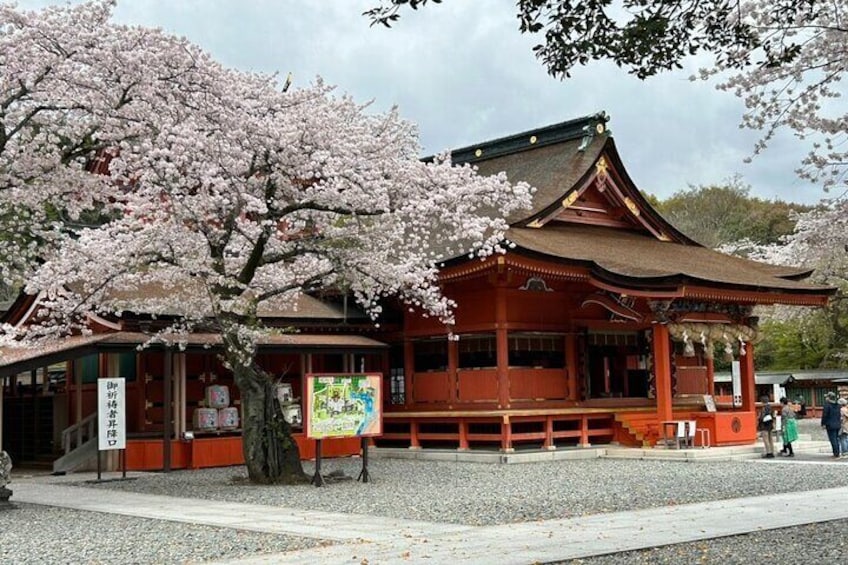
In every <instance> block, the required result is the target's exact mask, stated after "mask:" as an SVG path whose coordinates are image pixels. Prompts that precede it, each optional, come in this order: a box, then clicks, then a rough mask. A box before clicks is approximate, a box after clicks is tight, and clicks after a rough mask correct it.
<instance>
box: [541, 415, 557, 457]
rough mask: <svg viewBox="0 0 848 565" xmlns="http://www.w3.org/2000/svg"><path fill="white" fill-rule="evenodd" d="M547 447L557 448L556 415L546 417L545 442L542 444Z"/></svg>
mask: <svg viewBox="0 0 848 565" xmlns="http://www.w3.org/2000/svg"><path fill="white" fill-rule="evenodd" d="M542 447H544V448H545V449H551V450H553V449H556V445H554V417H553V416H548V417H546V418H545V444H544V445H543V446H542Z"/></svg>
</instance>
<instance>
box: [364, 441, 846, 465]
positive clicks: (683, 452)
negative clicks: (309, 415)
mask: <svg viewBox="0 0 848 565" xmlns="http://www.w3.org/2000/svg"><path fill="white" fill-rule="evenodd" d="M794 447H795V453H797V454H799V455H803V454H819V453H829V452H830V444H829V443H828V442H826V441H804V442H801V441H799V442H796V443H795V444H794ZM368 454H369V455H370V456H371V457H377V458H382V459H416V460H420V461H451V462H456V463H500V464H507V465H508V464H513V463H538V462H540V461H565V460H577V459H598V458H605V459H645V460H655V461H683V462H710V461H741V460H746V459H759V458H760V457H762V455H763V447H762V446H761V445H740V446H729V447H710V448H707V449H702V448H701V447H694V448H689V449H669V448H662V447H649V448H636V447H621V446H618V445H600V446H595V447H569V448H559V449H558V448H556V447H554V448H553V449H551V448H541V449H532V450H519V451H512V452H503V451H493V450H484V449H469V450H458V449H420V448H418V449H414V450H411V449H409V448H396V447H372V448H371V449H369V450H368Z"/></svg>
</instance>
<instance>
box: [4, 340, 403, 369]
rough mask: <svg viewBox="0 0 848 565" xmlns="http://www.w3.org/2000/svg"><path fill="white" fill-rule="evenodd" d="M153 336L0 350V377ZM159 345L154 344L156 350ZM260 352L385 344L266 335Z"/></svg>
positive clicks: (195, 344) (191, 343) (197, 343)
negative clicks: (268, 349)
mask: <svg viewBox="0 0 848 565" xmlns="http://www.w3.org/2000/svg"><path fill="white" fill-rule="evenodd" d="M152 337H153V336H152V335H149V334H146V333H142V332H126V331H117V332H112V333H103V334H94V335H87V336H81V335H74V336H67V337H63V338H60V339H56V340H52V341H49V342H44V343H40V344H37V345H34V346H31V347H0V376H6V375H12V374H16V373H18V372H22V371H27V370H30V369H33V368H39V367H43V366H47V365H49V364H51V363H54V362H59V361H67V360H68V359H73V358H78V357H82V356H85V355H91V354H93V353H97V352H99V351H103V350H113V351H114V350H125V351H126V350H131V349H132V350H134V349H135V348H136V347H138V346H139V345H143V344H147V343H148V342H150V341H151V338H152ZM165 337H166V338H167V339H169V341H173V342H177V341H180V342H181V343H182V344H183V345H184V346H185V347H189V348H202V349H206V348H208V347H217V346H220V345H221V343H222V342H221V336H220V334H215V333H190V334H188V335H185V336H181V337H177V336H165ZM157 345H160V342H157V341H153V342H151V346H153V347H156V346H157ZM258 345H259V347H260V349H263V348H270V349H285V350H288V349H296V350H298V351H306V350H314V351H317V350H320V351H328V350H329V351H364V350H374V349H383V348H386V347H388V346H387V345H386V344H385V343H383V342H381V341H377V340H376V339H372V338H369V337H366V336H362V335H353V334H332V335H329V334H301V333H290V334H269V335H266V336H263V337H262V338H260V339H259V342H258Z"/></svg>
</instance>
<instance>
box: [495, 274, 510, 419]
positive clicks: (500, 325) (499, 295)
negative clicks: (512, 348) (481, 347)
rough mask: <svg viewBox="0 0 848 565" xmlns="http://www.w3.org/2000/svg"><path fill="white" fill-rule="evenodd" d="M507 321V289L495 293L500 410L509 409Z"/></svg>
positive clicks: (500, 288) (500, 289) (499, 288)
mask: <svg viewBox="0 0 848 565" xmlns="http://www.w3.org/2000/svg"><path fill="white" fill-rule="evenodd" d="M506 327H507V319H506V289H505V288H504V287H502V286H499V287H498V288H497V290H496V292H495V341H496V344H497V349H498V351H497V354H498V408H509V338H508V334H507V329H506Z"/></svg>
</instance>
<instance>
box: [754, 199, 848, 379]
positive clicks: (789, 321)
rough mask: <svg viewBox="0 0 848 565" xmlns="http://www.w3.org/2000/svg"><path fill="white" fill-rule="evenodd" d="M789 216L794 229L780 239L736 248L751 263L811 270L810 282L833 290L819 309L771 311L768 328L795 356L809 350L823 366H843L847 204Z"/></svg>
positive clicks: (847, 324) (847, 350)
mask: <svg viewBox="0 0 848 565" xmlns="http://www.w3.org/2000/svg"><path fill="white" fill-rule="evenodd" d="M795 217H796V220H797V222H796V227H795V231H794V233H793V234H791V235H789V236H787V237H785V238H784V240H783V241H781V242H779V243H776V244H772V245H751V244H750V242H749V244H748V245H745V244H744V243H743V244H740V246H741V247H743V248H747V249H748V250H749V252H750V256H751V257H752V258H754V259H758V260H763V261H766V262H769V263H774V264H783V265H801V266H807V267H810V268H811V269H815V271H814V272H813V275H812V279H811V280H812V281H814V282H817V283H820V284H826V285H829V286H833V287H836V288H837V294H836V295H835V296H834V297H833V298H831V300H830V303H829V304H828V306H827V307H826V308H824V309H821V310H814V311H810V310H809V309H806V308H804V309H800V308H791V307H777V308H775V309H774V312H773V316H772V317H773V318H774V321H773V322H771V323H772V326H771V327H770V328H769V329H770V330H772V332H770V333H774V334H775V335H776V337H778V338H780V337H781V336H782V337H783V339H784V341H785V342H789V343H794V344H796V346H795V349H794V350H793V351H795V352H796V353H797V351H800V350H804V351H815V352H816V355H817V357H816V358H818V359H819V360H820V362H821V363H823V364H824V365H826V366H841V367H844V366H846V365H848V201H846V200H845V199H844V198H840V199H836V200H831V201H829V202H826V203H823V205H822V206H820V207H817V208H815V209H813V210H810V211H807V212H803V213H800V214H797V215H796V216H795ZM783 326H785V327H783ZM787 334H790V335H789V336H788V337H787ZM784 345H785V344H784ZM784 348H785V347H784ZM795 356H796V357H799V355H795Z"/></svg>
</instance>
